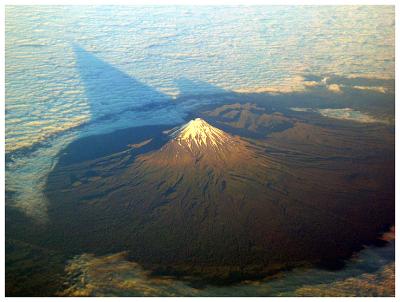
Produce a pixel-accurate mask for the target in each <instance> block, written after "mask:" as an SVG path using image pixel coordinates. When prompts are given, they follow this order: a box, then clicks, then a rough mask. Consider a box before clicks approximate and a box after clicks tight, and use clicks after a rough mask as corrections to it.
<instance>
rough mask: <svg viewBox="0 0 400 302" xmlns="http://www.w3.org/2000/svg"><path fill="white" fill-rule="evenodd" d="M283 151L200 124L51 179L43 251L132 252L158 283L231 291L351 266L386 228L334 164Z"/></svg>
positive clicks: (380, 210) (384, 216) (384, 215)
mask: <svg viewBox="0 0 400 302" xmlns="http://www.w3.org/2000/svg"><path fill="white" fill-rule="evenodd" d="M289 133H290V132H289ZM285 135H286V134H285ZM287 141H288V139H286V140H283V143H285V142H287ZM268 150H272V151H269V152H268ZM286 150H287V149H285V152H286V153H284V156H282V154H283V151H281V152H280V153H279V152H277V150H273V149H272V148H271V147H270V148H269V149H268V148H266V145H265V143H261V142H260V141H255V140H249V139H244V138H242V137H239V136H235V135H232V134H228V133H226V132H224V131H222V130H221V129H218V128H216V127H214V126H211V125H210V124H209V123H207V122H206V121H205V120H203V119H200V118H197V119H194V120H192V121H189V122H188V123H187V124H185V125H183V126H182V127H179V128H175V129H172V130H170V131H168V132H167V141H166V143H165V144H164V145H162V147H160V148H159V149H156V150H153V151H150V152H147V153H143V154H140V155H137V156H134V157H133V156H132V155H131V153H130V151H129V150H127V151H124V152H121V153H116V154H113V155H110V156H107V157H103V158H100V159H96V160H92V161H87V162H84V163H80V164H75V165H69V166H64V167H59V168H56V169H55V171H54V172H53V173H52V175H51V177H50V178H49V181H48V187H47V191H46V194H47V197H48V199H49V201H50V205H49V217H50V229H51V230H52V232H51V239H49V238H47V239H46V242H51V244H52V245H54V248H62V249H63V251H66V252H68V253H71V254H76V253H82V252H94V253H98V254H104V253H110V252H119V251H128V252H129V254H130V255H131V257H132V259H134V260H135V261H137V262H139V263H141V264H142V265H143V266H144V267H145V268H147V269H150V270H152V271H155V272H162V273H174V274H175V273H176V274H183V275H195V276H201V277H204V278H209V279H210V280H211V279H212V280H215V279H218V280H227V279H229V280H231V279H235V280H236V279H243V278H246V277H248V276H260V275H265V274H268V273H271V272H274V271H276V270H279V269H282V268H288V267H293V266H295V265H299V264H304V263H319V262H321V261H328V260H332V259H338V258H343V257H348V256H349V255H351V254H352V252H353V251H354V250H355V249H357V248H359V247H361V246H362V244H364V243H365V242H366V241H368V240H372V239H373V238H375V236H376V233H377V231H378V230H379V229H381V228H382V225H383V222H384V221H388V220H390V219H391V216H390V215H392V214H391V213H392V212H390V209H389V208H390V207H385V206H382V205H384V203H381V205H380V206H379V207H378V206H377V205H376V204H375V203H373V202H372V201H371V202H368V201H366V200H368V198H369V197H370V196H371V195H370V194H371V193H370V192H366V191H361V190H360V189H359V188H358V187H351V186H349V185H348V181H347V178H346V175H342V174H340V173H342V172H340V173H339V172H338V171H341V170H340V169H339V168H338V166H337V163H330V162H329V161H325V162H324V163H323V164H321V165H320V167H319V168H318V169H316V168H315V165H314V164H313V163H312V162H310V164H308V165H306V164H304V162H306V163H307V161H305V155H301V156H302V157H301V158H300V159H301V162H299V161H298V158H299V156H297V157H296V155H293V154H295V152H294V151H290V152H288V151H286ZM277 154H279V155H277ZM335 165H336V166H335ZM332 167H334V168H332ZM343 171H344V170H343ZM350 172H351V173H354V171H346V173H350ZM343 173H344V172H343ZM345 183H346V184H345ZM342 184H343V185H342ZM339 187H340V188H342V189H338V188H339ZM60 192H61V193H60ZM386 202H387V203H388V204H389V202H391V200H390V198H388V199H387V201H386ZM374 204H375V206H373V205H374ZM363 206H366V207H375V211H360V207H363ZM386 209H389V210H387V211H386ZM389 216H390V217H389Z"/></svg>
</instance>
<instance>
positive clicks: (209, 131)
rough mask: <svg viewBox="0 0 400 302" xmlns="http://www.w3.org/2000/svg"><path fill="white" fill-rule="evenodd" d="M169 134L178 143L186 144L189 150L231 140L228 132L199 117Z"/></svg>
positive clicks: (221, 143) (217, 145)
mask: <svg viewBox="0 0 400 302" xmlns="http://www.w3.org/2000/svg"><path fill="white" fill-rule="evenodd" d="M171 136H172V137H174V139H175V140H176V141H177V142H178V144H179V145H186V146H187V147H188V148H189V149H190V150H192V149H194V148H202V147H213V148H219V147H222V146H223V145H224V144H225V143H229V142H230V141H232V138H231V136H230V135H229V134H227V133H225V132H224V131H222V130H220V129H218V128H215V127H213V126H211V125H210V124H208V123H207V122H206V121H205V120H203V119H201V118H196V119H194V120H191V121H190V122H188V123H187V124H185V125H183V126H182V127H181V128H179V129H178V130H177V131H175V132H173V133H172V135H171Z"/></svg>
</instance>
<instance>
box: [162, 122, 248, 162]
mask: <svg viewBox="0 0 400 302" xmlns="http://www.w3.org/2000/svg"><path fill="white" fill-rule="evenodd" d="M170 137H171V140H170V141H169V142H168V143H167V144H166V145H164V146H163V147H162V148H161V150H160V151H159V152H158V155H157V156H158V158H159V159H162V158H164V159H165V160H169V161H171V160H173V159H177V160H183V159H184V158H187V159H190V158H191V159H197V160H198V159H199V158H200V157H202V158H208V159H209V160H210V159H212V158H214V159H218V160H219V161H226V160H227V159H228V158H231V157H232V155H233V153H236V154H238V153H243V152H246V151H245V149H246V148H245V143H244V142H243V141H242V140H240V139H239V138H237V137H234V136H232V135H230V134H228V133H226V132H224V131H222V130H220V129H218V128H216V127H213V126H211V125H210V124H208V123H207V122H206V121H205V120H203V119H201V118H196V119H194V120H191V121H190V122H188V123H186V124H185V125H183V126H182V127H180V128H178V129H177V130H175V131H173V132H172V133H171V134H170Z"/></svg>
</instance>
